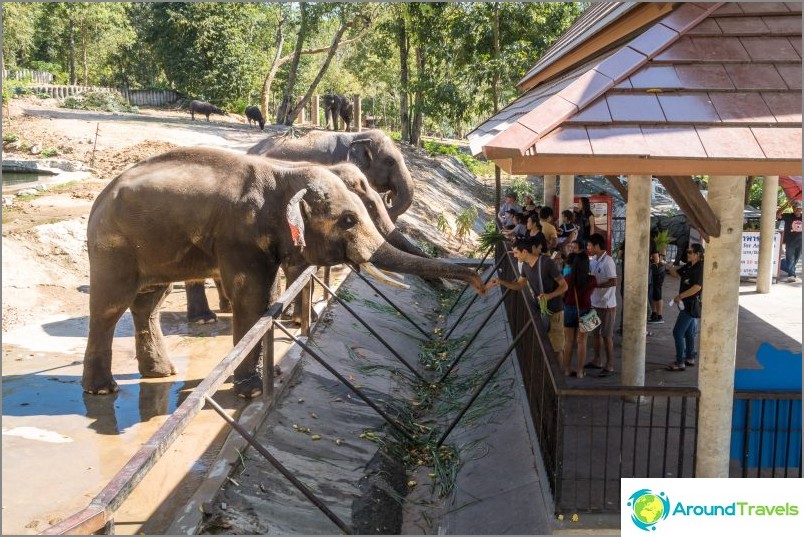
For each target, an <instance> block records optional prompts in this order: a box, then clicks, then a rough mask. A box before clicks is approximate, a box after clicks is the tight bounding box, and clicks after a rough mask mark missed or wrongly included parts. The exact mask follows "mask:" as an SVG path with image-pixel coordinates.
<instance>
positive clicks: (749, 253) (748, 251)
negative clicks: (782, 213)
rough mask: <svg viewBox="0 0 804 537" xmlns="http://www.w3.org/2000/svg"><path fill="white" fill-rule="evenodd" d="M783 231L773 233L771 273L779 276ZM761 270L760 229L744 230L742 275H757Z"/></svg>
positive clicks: (754, 276)
mask: <svg viewBox="0 0 804 537" xmlns="http://www.w3.org/2000/svg"><path fill="white" fill-rule="evenodd" d="M781 244H782V232H781V231H776V232H775V233H774V234H773V254H772V257H773V266H772V267H771V274H772V275H773V276H774V277H775V278H778V277H779V258H780V255H781ZM758 270H759V231H743V249H742V255H741V257H740V276H747V277H750V278H756V277H757V271H758Z"/></svg>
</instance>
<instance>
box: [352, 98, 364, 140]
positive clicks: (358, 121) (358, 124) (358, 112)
mask: <svg viewBox="0 0 804 537" xmlns="http://www.w3.org/2000/svg"><path fill="white" fill-rule="evenodd" d="M354 100H355V118H354V122H355V128H354V131H355V132H360V129H362V128H363V121H362V119H363V110H362V108H361V103H360V95H359V94H358V93H355V95H354Z"/></svg>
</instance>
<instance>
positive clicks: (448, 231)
mask: <svg viewBox="0 0 804 537" xmlns="http://www.w3.org/2000/svg"><path fill="white" fill-rule="evenodd" d="M436 227H437V228H438V231H440V232H441V233H443V234H444V235H446V236H447V237H449V236H450V235H452V227H451V226H450V225H449V220H447V217H446V215H445V214H444V213H438V216H437V217H436Z"/></svg>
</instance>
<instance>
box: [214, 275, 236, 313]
mask: <svg viewBox="0 0 804 537" xmlns="http://www.w3.org/2000/svg"><path fill="white" fill-rule="evenodd" d="M213 281H214V282H215V287H217V288H218V309H219V310H220V312H221V313H232V303H231V301H230V300H229V297H227V296H226V292H225V291H224V290H223V284H222V283H221V280H220V278H215V279H214V280H213Z"/></svg>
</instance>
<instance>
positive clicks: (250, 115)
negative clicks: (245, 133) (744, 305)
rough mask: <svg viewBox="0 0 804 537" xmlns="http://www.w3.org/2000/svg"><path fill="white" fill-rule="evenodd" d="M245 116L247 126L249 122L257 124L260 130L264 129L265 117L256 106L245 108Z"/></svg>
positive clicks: (249, 124)
mask: <svg viewBox="0 0 804 537" xmlns="http://www.w3.org/2000/svg"><path fill="white" fill-rule="evenodd" d="M246 118H247V119H248V126H249V127H250V126H251V122H252V121H253V122H254V123H256V124H258V125H259V126H260V130H263V131H264V130H265V119H264V118H263V117H262V112H260V109H259V108H258V107H256V106H249V107H248V108H246Z"/></svg>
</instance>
